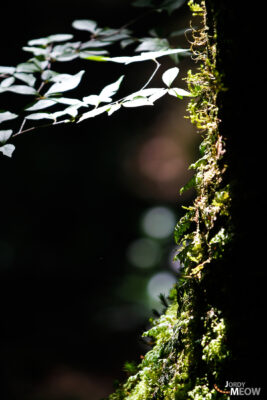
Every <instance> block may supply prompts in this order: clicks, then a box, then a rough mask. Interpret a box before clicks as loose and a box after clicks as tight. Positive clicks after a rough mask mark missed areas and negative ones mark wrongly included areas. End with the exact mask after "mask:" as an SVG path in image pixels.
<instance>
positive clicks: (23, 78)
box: [14, 72, 36, 86]
mask: <svg viewBox="0 0 267 400" xmlns="http://www.w3.org/2000/svg"><path fill="white" fill-rule="evenodd" d="M14 76H15V78H17V79H19V80H21V81H23V82H25V83H27V84H28V85H29V86H34V84H35V81H36V78H35V77H34V76H33V75H32V74H25V73H23V72H16V73H15V74H14Z"/></svg>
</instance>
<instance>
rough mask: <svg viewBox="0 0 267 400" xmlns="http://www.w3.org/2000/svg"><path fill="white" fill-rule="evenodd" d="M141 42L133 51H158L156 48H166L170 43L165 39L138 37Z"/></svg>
mask: <svg viewBox="0 0 267 400" xmlns="http://www.w3.org/2000/svg"><path fill="white" fill-rule="evenodd" d="M139 41H140V42H141V44H140V45H139V46H137V47H136V49H135V51H137V52H139V51H158V50H168V49H169V48H170V44H169V42H168V40H167V39H160V38H149V37H148V38H143V39H139Z"/></svg>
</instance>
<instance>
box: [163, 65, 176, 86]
mask: <svg viewBox="0 0 267 400" xmlns="http://www.w3.org/2000/svg"><path fill="white" fill-rule="evenodd" d="M178 74H179V68H177V67H174V68H170V69H168V70H167V71H165V72H164V74H163V75H162V80H163V82H164V83H165V85H166V86H168V87H170V86H171V84H172V82H173V81H174V79H175V78H176V77H177V75H178Z"/></svg>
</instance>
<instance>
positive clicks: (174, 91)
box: [168, 88, 193, 98]
mask: <svg viewBox="0 0 267 400" xmlns="http://www.w3.org/2000/svg"><path fill="white" fill-rule="evenodd" d="M168 93H169V94H170V95H171V96H174V97H179V98H183V97H184V96H186V97H193V95H192V94H191V93H190V92H188V91H187V90H184V89H179V88H172V89H169V90H168Z"/></svg>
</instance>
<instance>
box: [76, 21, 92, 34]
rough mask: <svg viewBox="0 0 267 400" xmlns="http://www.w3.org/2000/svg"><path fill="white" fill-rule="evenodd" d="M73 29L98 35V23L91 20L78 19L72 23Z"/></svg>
mask: <svg viewBox="0 0 267 400" xmlns="http://www.w3.org/2000/svg"><path fill="white" fill-rule="evenodd" d="M72 26H73V28H75V29H79V30H81V31H88V32H91V33H96V27H97V22H95V21H92V20H90V19H77V20H75V21H73V23H72Z"/></svg>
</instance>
